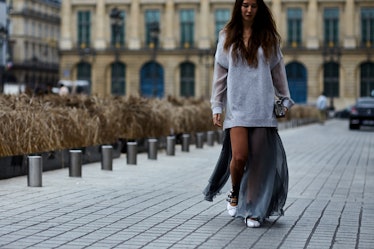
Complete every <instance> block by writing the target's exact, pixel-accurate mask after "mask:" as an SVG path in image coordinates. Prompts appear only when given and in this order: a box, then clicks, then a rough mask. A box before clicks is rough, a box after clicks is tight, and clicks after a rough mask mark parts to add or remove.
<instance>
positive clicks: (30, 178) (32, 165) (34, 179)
mask: <svg viewBox="0 0 374 249" xmlns="http://www.w3.org/2000/svg"><path fill="white" fill-rule="evenodd" d="M28 159H29V160H28V162H29V172H28V175H27V186H29V187H41V186H42V171H43V161H42V157H41V156H29V157H28Z"/></svg>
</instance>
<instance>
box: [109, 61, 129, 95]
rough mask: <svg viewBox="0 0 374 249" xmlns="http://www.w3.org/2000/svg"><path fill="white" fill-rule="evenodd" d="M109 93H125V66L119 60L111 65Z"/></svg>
mask: <svg viewBox="0 0 374 249" xmlns="http://www.w3.org/2000/svg"><path fill="white" fill-rule="evenodd" d="M111 69H112V70H111V73H112V74H111V86H112V87H111V93H112V94H113V95H125V94H126V66H125V64H123V63H121V62H115V63H113V64H112V66H111Z"/></svg>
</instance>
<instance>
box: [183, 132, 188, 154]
mask: <svg viewBox="0 0 374 249" xmlns="http://www.w3.org/2000/svg"><path fill="white" fill-rule="evenodd" d="M182 151H184V152H189V151H190V134H183V137H182Z"/></svg>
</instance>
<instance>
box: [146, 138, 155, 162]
mask: <svg viewBox="0 0 374 249" xmlns="http://www.w3.org/2000/svg"><path fill="white" fill-rule="evenodd" d="M148 159H157V139H148Z"/></svg>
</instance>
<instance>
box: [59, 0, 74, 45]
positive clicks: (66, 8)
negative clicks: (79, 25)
mask: <svg viewBox="0 0 374 249" xmlns="http://www.w3.org/2000/svg"><path fill="white" fill-rule="evenodd" d="M61 4H62V6H61V16H63V17H65V18H63V22H61V39H60V49H61V50H71V49H72V48H73V41H72V38H71V30H70V26H71V20H72V16H71V1H70V0H64V1H61Z"/></svg>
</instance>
